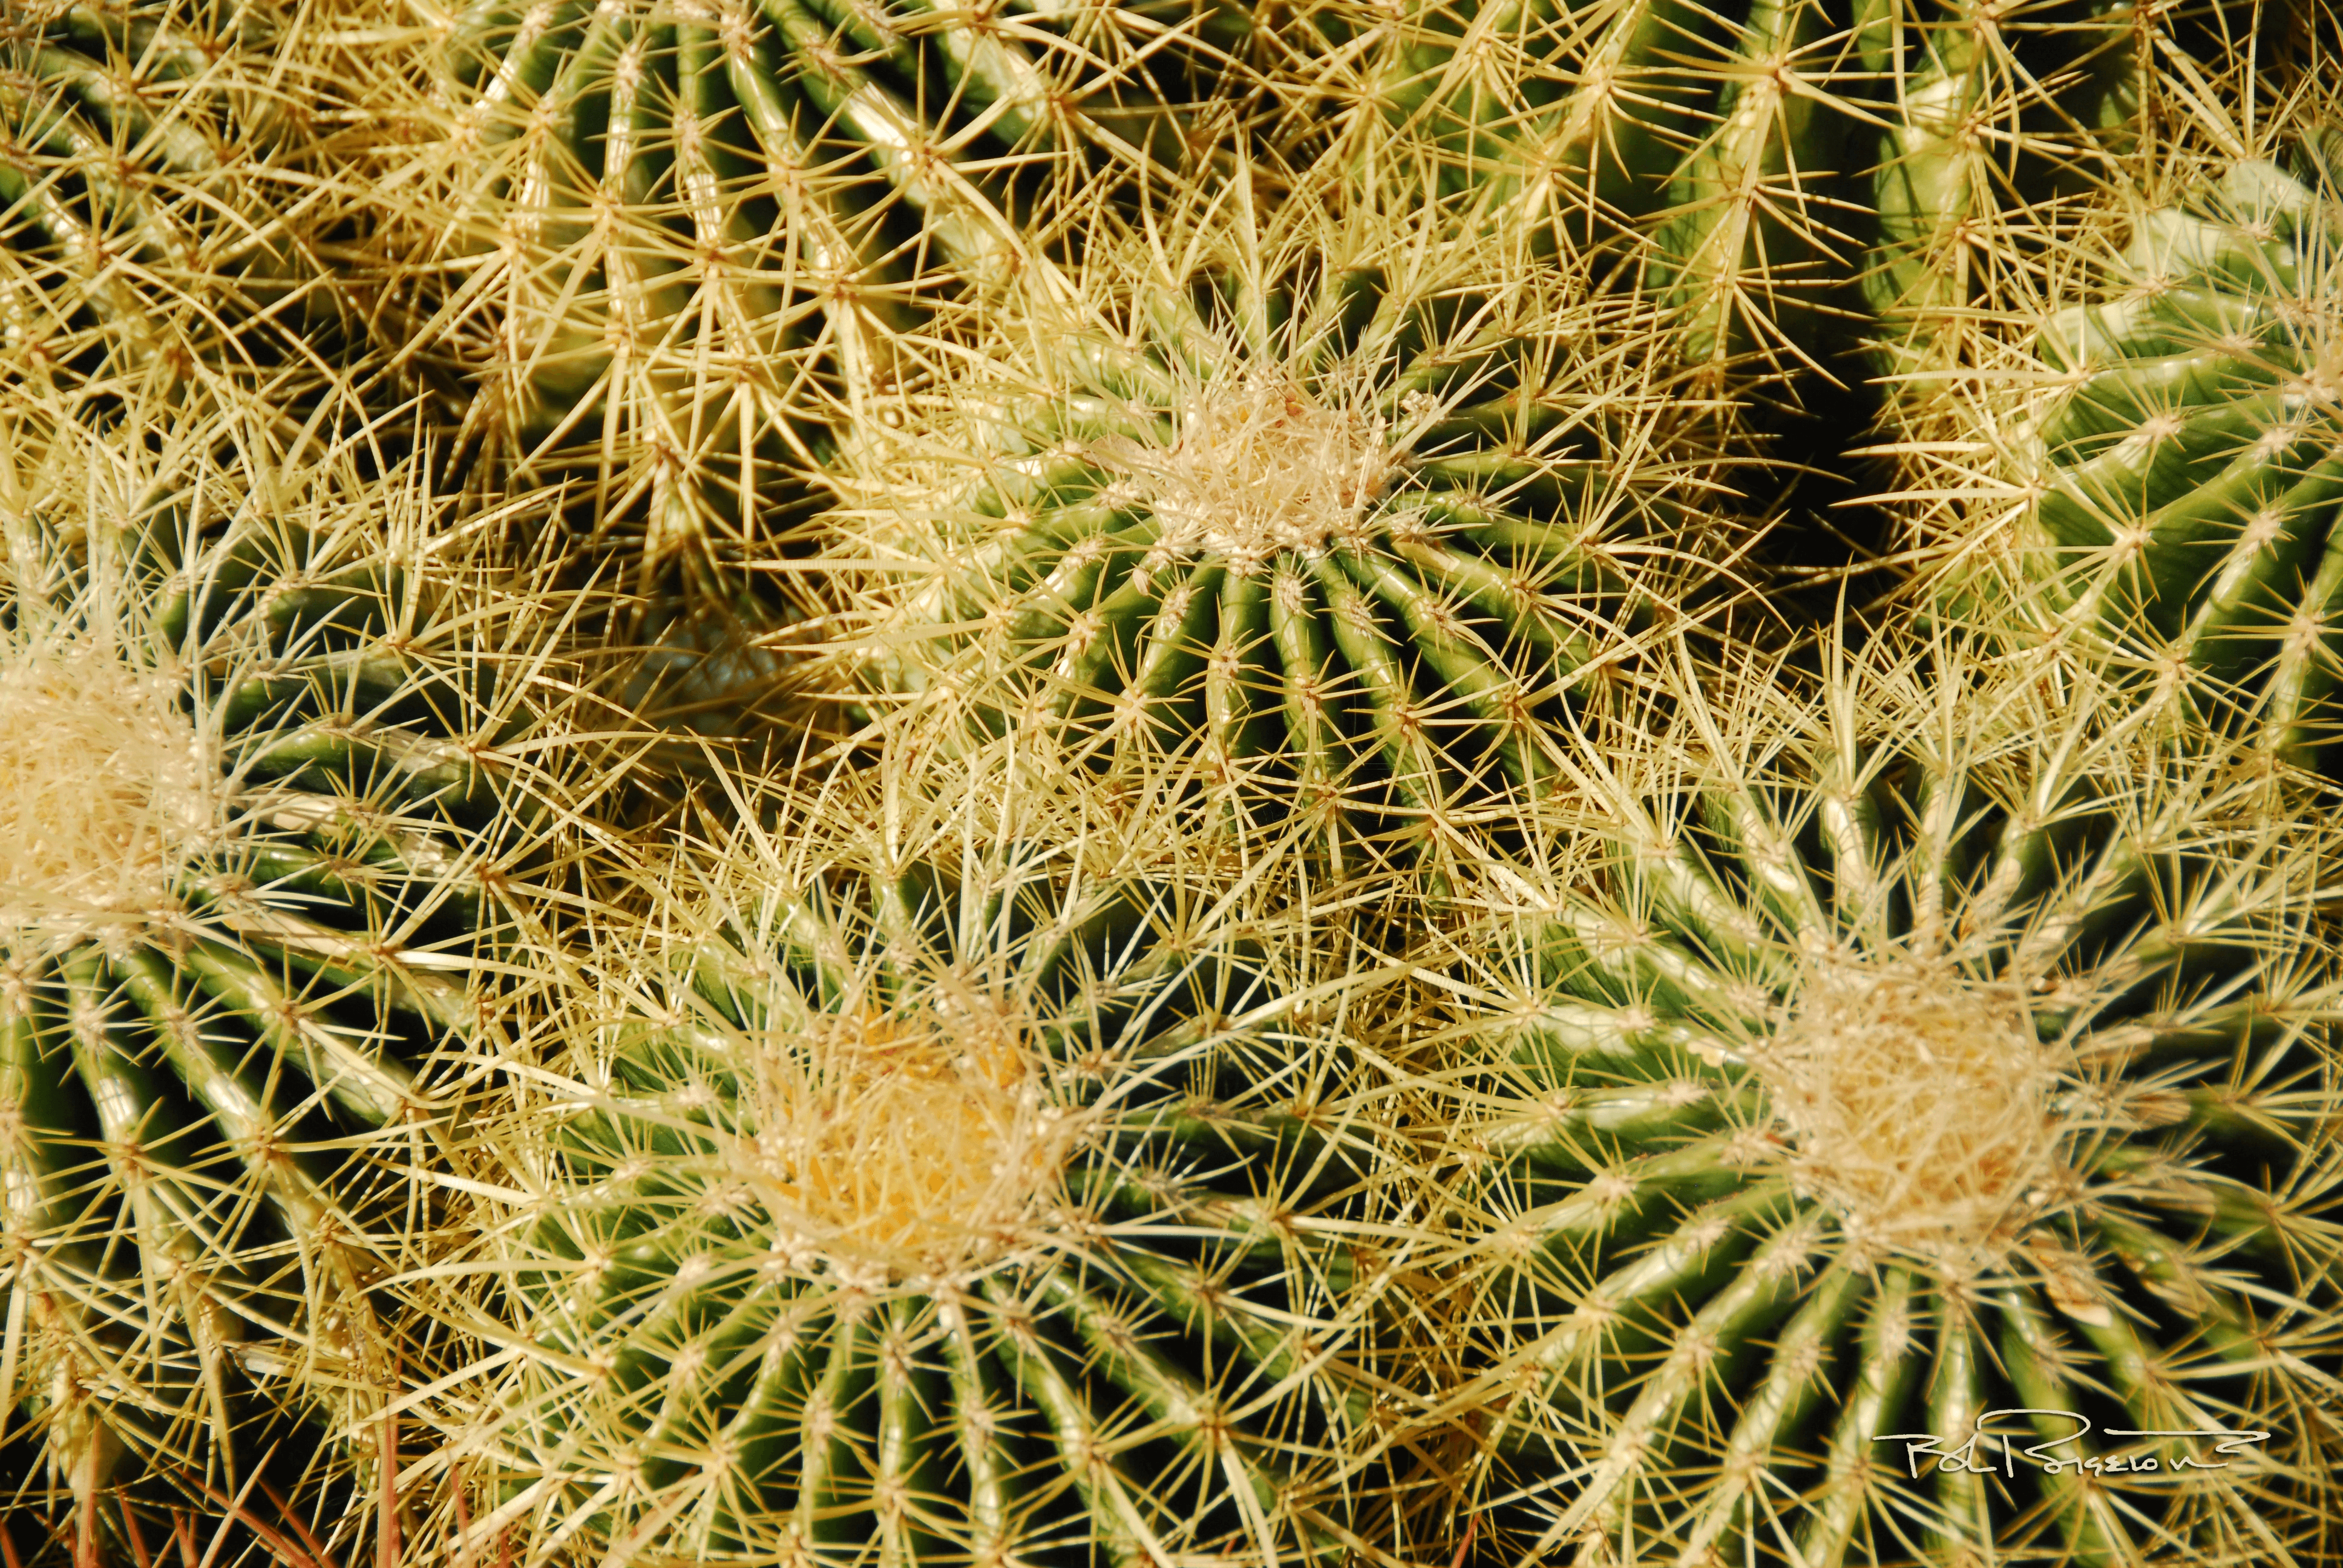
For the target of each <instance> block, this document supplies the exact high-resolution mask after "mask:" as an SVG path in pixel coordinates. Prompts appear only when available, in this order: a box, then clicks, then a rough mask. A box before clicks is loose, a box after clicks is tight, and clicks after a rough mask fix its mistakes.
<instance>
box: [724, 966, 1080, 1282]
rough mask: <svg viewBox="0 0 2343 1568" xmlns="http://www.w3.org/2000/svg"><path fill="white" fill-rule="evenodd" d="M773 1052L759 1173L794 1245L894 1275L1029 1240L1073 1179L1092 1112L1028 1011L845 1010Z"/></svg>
mask: <svg viewBox="0 0 2343 1568" xmlns="http://www.w3.org/2000/svg"><path fill="white" fill-rule="evenodd" d="M825 1022H826V1024H827V1027H826V1028H824V1029H823V1030H820V1031H818V1032H815V1033H812V1034H809V1035H802V1036H797V1037H794V1038H790V1039H788V1040H776V1041H774V1042H772V1043H771V1044H770V1046H769V1048H768V1049H767V1050H765V1051H764V1052H763V1053H762V1056H761V1060H759V1070H758V1081H757V1085H756V1100H755V1105H754V1115H755V1123H754V1130H753V1132H752V1134H751V1140H750V1143H749V1148H748V1149H747V1150H746V1151H745V1152H746V1154H747V1157H748V1161H749V1165H750V1167H751V1169H750V1170H749V1171H747V1172H746V1174H747V1175H748V1177H749V1181H750V1184H751V1185H752V1186H753V1187H755V1188H756V1189H758V1190H759V1192H760V1194H761V1196H762V1197H763V1198H764V1200H765V1202H766V1206H767V1208H768V1209H769V1211H771V1212H772V1213H773V1214H774V1215H775V1216H776V1218H777V1219H778V1220H779V1221H780V1223H781V1225H782V1227H783V1229H784V1231H789V1232H794V1233H793V1234H790V1235H789V1237H788V1241H789V1243H790V1245H791V1247H792V1249H793V1250H795V1251H802V1252H806V1253H809V1254H811V1255H813V1256H814V1257H818V1258H819V1259H820V1260H821V1261H824V1262H826V1263H827V1264H828V1265H829V1266H830V1269H831V1271H833V1272H837V1273H840V1274H842V1275H846V1276H849V1277H852V1278H860V1279H863V1280H866V1281H867V1282H872V1283H879V1282H885V1281H889V1280H901V1279H905V1278H920V1279H941V1278H948V1277H950V1276H951V1275H953V1274H955V1273H958V1272H960V1271H964V1270H967V1269H969V1268H971V1267H976V1266H980V1265H981V1264H983V1263H984V1262H986V1261H989V1260H990V1259H991V1258H993V1257H996V1256H998V1255H999V1254H1000V1253H1001V1252H1002V1251H1006V1250H1008V1249H1010V1248H1011V1247H1013V1246H1015V1245H1016V1244H1017V1243H1018V1242H1019V1241H1021V1240H1022V1239H1024V1237H1025V1236H1026V1235H1027V1234H1028V1233H1029V1231H1031V1227H1032V1225H1033V1223H1034V1221H1035V1219H1036V1216H1037V1213H1038V1212H1039V1211H1041V1210H1042V1209H1044V1208H1045V1207H1046V1206H1047V1205H1048V1204H1049V1202H1050V1201H1051V1199H1052V1198H1053V1197H1054V1196H1055V1195H1056V1193H1057V1191H1058V1190H1059V1184H1060V1179H1061V1172H1062V1171H1063V1169H1064V1167H1065V1163H1066V1160H1067V1158H1068V1156H1069V1154H1070V1153H1071V1150H1072V1148H1073V1145H1074V1141H1075V1139H1076V1136H1077V1132H1078V1127H1079V1121H1080V1119H1079V1117H1078V1116H1076V1115H1075V1114H1073V1113H1072V1112H1071V1111H1069V1110H1068V1109H1067V1108H1065V1107H1062V1106H1060V1105H1057V1104H1053V1103H1051V1100H1050V1098H1049V1096H1048V1094H1047V1093H1046V1081H1045V1074H1044V1070H1043V1069H1042V1066H1041V1063H1040V1062H1039V1061H1038V1060H1036V1058H1035V1057H1034V1055H1033V1054H1032V1050H1031V1046H1030V1044H1029V1043H1028V1041H1027V1040H1026V1039H1025V1030H1023V1028H1022V1027H1021V1025H1020V1024H1019V1022H1018V1021H1017V1020H1015V1019H1014V1018H1013V1017H1011V1016H1010V1015H1009V1014H1008V1013H1007V1012H1006V1011H1005V1010H1001V1009H1000V1008H998V1007H996V1006H994V1005H992V1004H991V1003H990V1002H989V1001H985V1000H969V1001H960V1002H946V1003H941V1004H939V1005H937V1006H934V1007H932V1008H931V1009H930V1010H929V1011H928V1012H927V1013H926V1014H925V1015H924V1016H920V1017H915V1018H912V1019H900V1018H852V1017H847V1018H836V1019H831V1020H825Z"/></svg>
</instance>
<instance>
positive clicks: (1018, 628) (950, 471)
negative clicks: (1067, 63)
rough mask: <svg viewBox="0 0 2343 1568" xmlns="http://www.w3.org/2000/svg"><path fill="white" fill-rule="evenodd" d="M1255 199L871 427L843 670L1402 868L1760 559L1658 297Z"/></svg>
mask: <svg viewBox="0 0 2343 1568" xmlns="http://www.w3.org/2000/svg"><path fill="white" fill-rule="evenodd" d="M1236 205H1237V207H1238V209H1239V213H1240V214H1241V216H1231V215H1217V216H1212V217H1210V218H1208V219H1206V220H1204V221H1203V222H1202V225H1201V226H1198V227H1197V228H1195V229H1194V230H1193V232H1192V234H1191V233H1189V232H1186V231H1178V230H1174V229H1172V227H1171V226H1168V225H1167V226H1166V229H1165V232H1166V233H1167V234H1172V233H1177V234H1178V235H1179V237H1178V238H1176V239H1170V240H1166V241H1164V242H1163V244H1162V246H1161V250H1158V249H1156V248H1155V247H1154V246H1150V247H1147V248H1146V249H1143V250H1140V251H1138V252H1137V253H1136V254H1135V255H1130V256H1123V257H1121V258H1119V262H1118V266H1115V267H1110V266H1108V265H1107V264H1106V263H1104V262H1103V261H1101V262H1100V263H1098V264H1096V265H1094V266H1093V267H1092V268H1091V272H1090V274H1089V277H1090V280H1091V288H1092V290H1093V295H1094V297H1092V298H1091V300H1089V301H1087V302H1086V304H1085V308H1084V310H1083V312H1082V313H1081V314H1080V315H1076V316H1071V317H1069V316H1068V315H1066V314H1065V313H1063V312H1061V311H1058V310H1056V309H1055V308H1054V307H1053V302H1050V301H1043V302H1041V305H1040V306H1039V307H1028V308H1027V309H1026V310H1025V311H1024V312H1023V313H1021V314H1012V313H1009V312H1003V313H1002V316H1001V329H1000V332H999V335H998V337H996V339H995V342H996V344H997V345H998V347H995V348H993V349H992V350H990V355H989V358H990V368H986V369H983V370H982V372H981V373H980V374H977V375H971V376H970V377H966V378H965V379H964V380H963V381H962V382H960V383H959V384H956V385H954V386H952V387H949V388H945V389H943V393H942V395H941V396H939V397H937V398H935V399H933V400H932V402H933V404H934V406H935V407H936V412H935V413H934V414H933V415H927V414H925V413H924V411H923V410H915V412H914V417H913V418H912V419H911V420H910V422H908V423H907V426H906V427H905V429H904V431H903V432H901V433H900V435H898V434H895V433H890V432H880V433H879V437H878V438H876V439H874V440H872V441H871V443H870V447H869V448H868V452H867V455H866V456H864V457H862V458H861V461H860V464H859V466H858V467H857V469H856V470H855V471H854V472H853V473H852V474H851V475H850V479H849V482H848V483H847V484H845V485H843V486H842V487H841V488H842V491H843V494H844V498H845V504H843V505H842V506H841V507H840V508H839V510H838V512H837V514H836V515H835V517H834V518H833V519H832V521H831V523H830V526H831V527H832V528H835V529H837V530H838V532H839V534H840V539H841V542H840V543H839V544H838V545H835V546H833V547H831V549H832V552H833V554H834V556H835V557H836V558H838V559H839V560H840V571H841V574H842V573H844V572H846V571H849V570H853V569H857V568H860V569H861V570H863V571H864V572H865V573H866V574H867V580H868V582H869V585H870V586H869V588H868V589H867V590H866V591H862V592H860V593H859V595H858V598H860V615H861V617H862V624H861V625H860V626H853V625H850V626H849V628H848V634H847V635H845V636H842V637H841V638H840V648H839V652H840V657H841V658H845V659H847V660H849V661H850V663H851V664H852V665H853V666H854V667H855V668H856V669H857V672H858V677H859V678H860V679H861V680H863V681H864V682H865V684H866V685H867V686H870V687H875V688H877V689H879V692H878V694H876V695H874V699H873V701H872V704H871V706H872V708H873V710H874V711H875V712H877V713H879V714H880V716H881V719H882V721H883V722H885V723H887V724H890V725H894V724H907V725H908V724H919V723H930V722H934V723H940V724H942V725H944V726H945V727H946V729H947V732H948V733H949V732H952V731H953V729H954V727H960V728H961V729H962V730H963V731H964V727H966V726H968V725H970V723H971V721H973V722H974V723H975V724H976V725H978V726H980V727H981V728H982V729H986V730H990V731H991V732H995V733H1006V732H1008V731H1010V730H1011V729H1013V728H1014V727H1015V726H1017V725H1018V724H1021V723H1025V722H1038V723H1040V724H1043V725H1046V726H1051V727H1053V728H1054V729H1056V731H1057V732H1058V733H1060V734H1061V736H1062V737H1063V738H1064V739H1063V744H1065V745H1066V746H1068V747H1069V748H1070V749H1071V754H1072V755H1074V756H1076V757H1078V758H1080V759H1082V761H1083V762H1084V764H1085V765H1087V766H1092V767H1095V768H1097V769H1100V770H1101V771H1102V772H1103V773H1105V774H1106V775H1107V776H1109V777H1123V778H1143V779H1163V778H1176V779H1184V780H1185V781H1186V783H1187V786H1188V787H1189V788H1190V789H1192V790H1193V791H1194V792H1196V793H1197V794H1199V795H1201V796H1202V798H1204V799H1209V800H1211V801H1212V802H1213V803H1214V807H1215V809H1228V810H1230V811H1232V812H1234V813H1235V814H1236V815H1237V816H1239V817H1241V818H1242V819H1246V820H1248V821H1252V822H1253V823H1255V824H1256V825H1258V824H1259V823H1261V822H1263V821H1266V820H1268V819H1272V818H1275V817H1278V816H1280V815H1281V814H1283V813H1287V812H1291V813H1292V815H1293V816H1294V817H1296V818H1297V819H1300V820H1302V821H1303V822H1305V823H1308V824H1311V825H1312V827H1311V829H1310V830H1312V832H1317V831H1320V830H1322V831H1323V832H1324V833H1326V834H1327V835H1329V836H1330V839H1329V841H1330V842H1331V843H1332V847H1333V848H1334V849H1335V850H1336V851H1337V853H1338V855H1339V854H1351V855H1358V854H1360V853H1362V851H1361V849H1358V848H1356V847H1355V846H1356V844H1357V842H1358V841H1359V840H1362V839H1363V840H1366V841H1367V846H1368V847H1367V849H1365V851H1364V853H1365V854H1366V856H1367V857H1368V858H1369V859H1372V858H1373V856H1376V855H1381V854H1385V853H1390V852H1393V850H1394V849H1396V850H1397V851H1398V852H1399V853H1400V854H1401V856H1402V858H1403V859H1411V858H1413V856H1414V855H1415V854H1416V853H1417V852H1419V851H1421V850H1423V849H1426V848H1428V847H1429V848H1442V847H1447V846H1451V845H1453V843H1454V842H1455V841H1456V840H1457V839H1459V837H1460V835H1461V833H1462V831H1463V829H1462V827H1461V826H1460V823H1461V820H1462V819H1463V818H1464V817H1467V816H1469V815H1470V814H1471V812H1472V811H1473V810H1474V809H1481V808H1484V807H1486V806H1487V805H1488V804H1489V803H1490V802H1493V801H1497V800H1504V799H1511V800H1513V801H1515V802H1516V803H1518V802H1521V801H1523V800H1527V799H1534V798H1535V797H1536V796H1538V795H1539V794H1540V793H1542V792H1543V791H1544V790H1545V789H1550V788H1552V787H1553V786H1554V782H1555V780H1556V779H1558V778H1559V777H1561V776H1562V775H1563V774H1564V773H1565V772H1566V771H1567V769H1568V768H1569V766H1570V763H1569V761H1568V754H1569V752H1570V749H1571V746H1572V744H1573V742H1572V741H1571V739H1570V736H1571V733H1572V731H1571V726H1572V724H1573V723H1574V722H1575V721H1576V720H1575V719H1574V718H1573V715H1582V716H1583V715H1584V712H1586V711H1588V710H1589V709H1591V708H1597V707H1599V706H1600V705H1601V701H1602V698H1603V693H1604V690H1605V689H1607V688H1608V687H1609V686H1610V685H1611V684H1613V683H1614V682H1620V683H1624V682H1626V681H1629V680H1630V679H1631V678H1632V677H1631V675H1630V673H1629V672H1630V671H1631V669H1632V667H1633V665H1634V659H1635V657H1636V649H1637V647H1638V638H1640V637H1641V636H1642V635H1644V633H1645V632H1646V631H1648V630H1649V629H1650V628H1653V627H1654V626H1664V625H1667V624H1671V623H1673V622H1674V620H1675V619H1677V618H1680V617H1682V616H1684V615H1685V614H1687V613H1690V612H1689V609H1688V608H1687V607H1688V606H1689V604H1690V603H1691V601H1692V599H1693V598H1694V597H1695V596H1696V595H1697V593H1698V592H1699V591H1700V588H1701V587H1702V585H1703V582H1704V572H1705V573H1707V574H1709V575H1710V580H1713V578H1714V574H1715V571H1716V570H1717V568H1716V567H1715V566H1713V565H1704V558H1706V560H1707V561H1709V562H1721V561H1722V560H1723V559H1725V558H1726V557H1727V556H1728V555H1729V554H1730V552H1731V551H1732V549H1733V548H1735V544H1734V539H1735V518H1734V513H1733V510H1732V508H1733V500H1732V498H1731V495H1730V491H1729V490H1728V489H1727V485H1728V484H1729V476H1728V475H1727V473H1726V471H1725V468H1724V467H1723V466H1722V465H1721V463H1720V461H1719V460H1718V459H1717V458H1716V457H1715V449H1714V447H1711V446H1710V445H1709V444H1708V443H1709V436H1708V435H1707V433H1706V431H1705V429H1704V425H1703V419H1704V417H1705V415H1706V414H1707V413H1708V412H1709V410H1707V409H1704V407H1701V406H1700V405H1699V404H1698V403H1697V400H1696V399H1694V398H1693V397H1690V395H1688V394H1687V393H1685V391H1684V388H1682V387H1675V386H1671V385H1670V384H1669V383H1668V382H1667V381H1666V380H1665V379H1664V372H1662V371H1660V370H1658V369H1656V368H1655V367H1654V366H1653V365H1652V363H1651V362H1650V357H1649V356H1650V349H1651V346H1652V344H1653V342H1654V338H1655V337H1657V335H1658V333H1659V332H1660V330H1661V324H1660V323H1659V322H1658V321H1657V320H1656V319H1655V318H1654V317H1653V316H1652V315H1651V314H1650V313H1649V312H1648V311H1644V310H1643V309H1642V308H1641V307H1639V306H1638V305H1636V304H1635V303H1634V302H1632V301H1629V302H1620V301H1607V300H1595V299H1590V298H1589V297H1587V296H1586V294H1585V293H1584V291H1583V288H1582V286H1581V285H1580V284H1579V282H1578V280H1576V279H1574V278H1573V277H1572V276H1569V275H1568V274H1566V273H1563V272H1560V271H1557V270H1554V269H1544V270H1540V271H1537V272H1534V273H1531V274H1529V275H1526V276H1520V277H1516V278H1513V279H1510V280H1508V281H1506V282H1504V283H1503V284H1500V285H1497V286H1483V281H1482V279H1481V277H1480V275H1478V274H1477V273H1476V272H1474V271H1473V266H1472V264H1471V262H1470V261H1469V260H1460V261H1455V262H1453V264H1450V263H1449V262H1448V259H1447V258H1444V257H1441V255H1440V252H1439V251H1438V250H1437V249H1436V248H1435V247H1434V245H1433V243H1432V241H1431V239H1430V236H1431V234H1432V233H1433V228H1432V224H1433V222H1434V221H1436V220H1431V219H1426V220H1425V221H1424V225H1423V227H1418V226H1415V225H1416V220H1417V218H1418V217H1419V216H1421V215H1416V214H1407V213H1385V214H1382V215H1376V216H1369V215H1363V214H1357V213H1353V214H1352V215H1350V216H1349V218H1348V219H1347V220H1345V221H1343V222H1342V223H1341V224H1340V225H1337V226H1330V223H1329V220H1328V218H1327V216H1326V213H1325V211H1324V209H1323V208H1322V207H1319V206H1316V205H1315V204H1313V203H1311V202H1308V201H1306V200H1304V201H1301V202H1297V203H1295V204H1292V205H1289V206H1286V207H1284V208H1283V209H1282V211H1281V213H1280V215H1279V216H1277V217H1276V218H1275V219H1274V220H1271V221H1265V222H1262V223H1261V224H1259V225H1255V224H1254V223H1252V221H1250V220H1251V218H1252V208H1251V207H1250V206H1246V205H1244V197H1243V196H1242V192H1240V195H1239V196H1238V197H1237V198H1236ZM1394 227H1397V228H1398V230H1399V232H1398V233H1396V234H1393V232H1392V230H1393V228H1394ZM1379 229H1380V230H1381V232H1376V231H1377V230H1379ZM1182 256H1185V257H1187V258H1188V259H1186V260H1184V261H1180V260H1171V261H1167V259H1166V258H1167V257H1173V258H1176V257H1182ZM889 693H891V694H897V695H896V696H895V698H894V699H893V700H891V701H890V700H888V699H887V697H886V694H889ZM1345 845H1351V846H1353V847H1351V848H1347V849H1346V848H1345V847H1344V846H1345Z"/></svg>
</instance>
